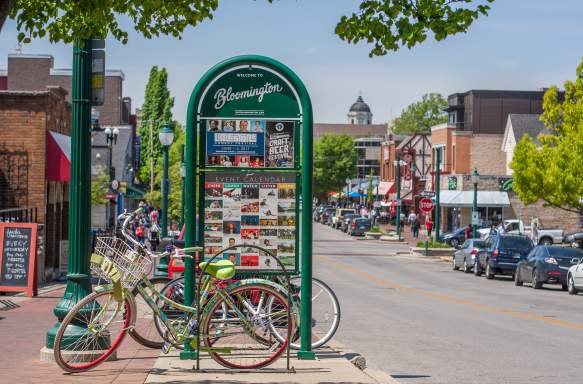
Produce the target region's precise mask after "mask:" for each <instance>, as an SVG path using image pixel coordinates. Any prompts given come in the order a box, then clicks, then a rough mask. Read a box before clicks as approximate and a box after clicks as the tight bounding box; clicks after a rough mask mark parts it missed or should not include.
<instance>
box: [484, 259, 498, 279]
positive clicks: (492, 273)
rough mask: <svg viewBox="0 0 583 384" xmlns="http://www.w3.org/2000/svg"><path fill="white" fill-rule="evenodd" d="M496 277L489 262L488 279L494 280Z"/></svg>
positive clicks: (487, 265) (487, 268) (487, 266)
mask: <svg viewBox="0 0 583 384" xmlns="http://www.w3.org/2000/svg"><path fill="white" fill-rule="evenodd" d="M494 276H496V275H495V274H494V272H493V271H492V267H490V263H489V262H488V263H487V264H486V279H488V280H492V279H493V278H494Z"/></svg>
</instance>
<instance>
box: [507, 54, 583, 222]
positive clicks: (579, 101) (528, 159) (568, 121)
mask: <svg viewBox="0 0 583 384" xmlns="http://www.w3.org/2000/svg"><path fill="white" fill-rule="evenodd" d="M541 120H542V121H543V122H544V124H545V125H546V126H547V128H548V129H549V130H550V131H551V133H550V134H541V135H539V136H538V140H539V141H540V144H541V145H540V146H539V147H537V146H536V145H535V143H534V142H533V140H532V138H530V137H529V136H524V137H523V138H522V139H521V140H520V142H519V143H518V144H517V146H516V148H515V150H514V156H513V158H512V162H511V164H510V167H511V168H512V169H513V171H514V172H513V175H512V178H513V183H512V188H513V189H514V190H515V191H516V192H517V193H518V197H519V198H520V200H521V201H522V202H524V203H525V204H532V203H535V202H537V201H539V200H542V201H543V202H544V204H545V205H547V206H552V207H557V208H561V209H563V210H565V211H569V212H575V213H579V214H583V204H581V203H580V198H581V197H582V196H583V182H582V181H581V176H582V175H583V171H582V170H583V61H582V62H581V63H580V64H579V66H578V67H577V78H576V79H575V81H566V82H565V95H564V101H561V98H560V97H559V92H558V89H557V87H552V88H550V89H549V90H548V91H547V92H546V93H545V96H544V101H543V114H542V116H541Z"/></svg>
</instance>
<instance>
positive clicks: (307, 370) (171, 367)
mask: <svg viewBox="0 0 583 384" xmlns="http://www.w3.org/2000/svg"><path fill="white" fill-rule="evenodd" d="M290 355H291V359H290V366H291V370H290V371H287V370H286V358H285V356H282V357H281V358H280V359H279V360H278V361H277V362H275V363H274V364H273V365H270V366H269V367H267V368H264V369H262V370H251V371H247V370H239V371H233V370H227V369H226V368H224V367H222V366H220V365H218V364H217V363H215V362H214V360H212V359H211V358H210V357H209V356H208V355H206V354H203V355H201V359H200V370H198V371H195V370H193V367H194V365H195V364H196V361H181V360H180V359H179V358H178V352H171V353H170V354H168V355H160V357H159V358H158V360H157V361H156V364H155V365H154V369H153V370H152V372H151V373H150V374H149V375H148V377H147V379H146V381H145V383H146V384H178V383H181V384H182V383H205V384H206V383H222V384H223V383H228V384H252V383H253V384H255V383H258V384H259V383H262V384H263V383H278V384H304V383H305V384H308V383H309V384H315V383H326V384H340V383H342V384H398V383H397V381H395V380H394V379H393V378H391V377H390V376H389V375H387V374H384V373H381V372H375V371H369V370H367V369H365V370H364V371H361V370H360V369H358V368H357V367H356V366H355V365H353V364H352V363H351V362H350V361H349V360H348V359H349V358H352V357H353V356H354V353H353V352H350V351H343V350H339V349H338V347H337V346H336V347H335V349H332V348H330V347H325V348H321V349H318V352H317V359H316V360H298V359H297V358H296V357H295V352H294V351H290Z"/></svg>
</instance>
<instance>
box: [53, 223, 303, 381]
mask: <svg viewBox="0 0 583 384" xmlns="http://www.w3.org/2000/svg"><path fill="white" fill-rule="evenodd" d="M134 214H135V213H134ZM134 214H132V215H128V217H127V218H126V221H125V222H124V226H123V229H122V233H124V235H126V232H125V228H126V227H127V223H128V222H129V221H130V220H131V218H132V216H133V215H134ZM126 238H128V240H129V241H130V242H132V243H134V247H130V246H129V245H128V244H127V243H126V242H125V241H123V240H121V239H118V238H98V239H97V245H96V248H95V254H93V255H92V257H91V268H92V273H93V274H96V275H101V276H102V277H106V278H107V279H109V280H110V281H111V283H110V284H107V285H100V286H97V287H96V288H95V291H94V292H93V293H92V294H90V295H88V296H86V297H85V298H83V299H82V300H81V301H80V302H78V303H77V304H76V305H75V306H74V307H73V308H72V309H71V310H70V312H69V313H68V314H67V316H66V317H65V318H64V319H63V321H62V323H61V326H60V328H59V330H58V332H57V335H56V338H55V344H54V356H55V361H56V362H57V364H58V365H59V366H60V367H61V368H62V369H63V370H65V371H67V372H83V371H87V370H89V369H92V368H95V367H96V366H98V365H99V364H101V363H103V362H104V361H106V360H108V359H111V358H114V357H115V351H116V350H117V348H118V347H119V346H120V345H121V344H122V341H123V340H124V338H125V336H126V334H127V333H128V331H130V330H131V329H132V328H133V326H134V322H135V314H136V301H135V297H134V295H133V294H132V290H133V289H134V288H137V289H138V294H139V296H140V297H141V298H142V299H143V300H144V301H145V302H146V303H147V305H148V306H149V307H150V308H151V310H152V312H153V314H154V316H155V317H156V318H158V319H159V320H161V321H162V323H163V324H164V327H165V332H166V334H165V339H166V340H171V342H170V341H169V342H167V343H166V345H165V347H164V348H163V351H165V352H167V350H168V347H169V346H170V345H171V344H184V343H188V344H189V345H190V346H191V347H192V348H193V349H196V346H197V345H199V344H200V345H201V347H200V348H199V349H198V351H197V352H208V353H209V354H210V356H211V357H212V358H213V359H214V360H215V361H216V362H217V363H219V364H221V365H222V366H225V367H228V368H236V369H251V368H261V367H265V366H267V365H269V364H271V363H273V362H274V361H275V360H277V358H279V357H280V356H281V354H282V353H283V352H284V351H285V349H286V347H287V345H288V342H289V337H288V338H285V339H284V340H283V341H281V337H275V336H274V334H275V333H277V335H278V336H279V335H285V334H288V335H289V334H290V331H289V330H290V329H293V327H294V324H295V319H294V315H293V313H292V308H291V307H290V306H289V304H288V298H287V297H285V295H283V294H282V293H281V292H283V290H282V288H281V287H280V286H278V285H277V284H276V283H274V282H272V281H269V280H264V279H245V280H239V281H236V282H233V283H226V282H225V281H226V280H229V279H231V278H232V277H233V276H234V275H235V273H236V270H235V267H234V265H233V263H231V262H230V261H228V260H220V261H217V262H214V263H206V262H203V263H200V264H199V268H200V269H201V270H204V271H206V273H205V275H204V276H203V281H201V284H202V289H201V290H200V292H201V294H200V297H199V303H200V308H201V313H200V316H199V317H198V318H200V323H199V321H197V309H196V307H195V306H187V305H183V304H181V303H178V302H176V301H173V300H172V299H171V298H169V297H166V296H164V295H163V294H161V293H160V292H159V291H158V290H157V289H156V288H155V287H154V285H153V284H152V283H150V281H149V280H148V278H147V276H148V274H149V272H150V271H151V268H152V261H151V256H152V255H151V254H149V255H148V254H146V253H145V252H143V250H142V248H141V245H140V244H139V243H137V242H135V240H133V239H132V238H131V237H128V236H126ZM194 250H198V249H196V248H195V249H190V250H188V251H194ZM167 255H168V254H167V253H163V254H160V255H157V257H162V256H167ZM173 257H191V256H187V255H181V254H179V253H178V252H175V255H174V256H173ZM268 301H269V302H271V303H276V306H275V307H273V306H270V308H269V311H266V310H265V309H264V308H265V305H264V303H266V302H268ZM156 302H158V304H157V303H156ZM160 302H163V303H164V305H165V306H170V307H172V308H174V309H175V310H176V311H179V312H180V313H181V316H179V317H177V318H173V319H169V318H168V317H167V316H166V315H165V313H164V311H161V310H160V306H159V303H160ZM288 327H289V328H288ZM284 328H285V329H284ZM286 330H287V331H286ZM65 331H67V332H66V333H65ZM286 332H287V333H286Z"/></svg>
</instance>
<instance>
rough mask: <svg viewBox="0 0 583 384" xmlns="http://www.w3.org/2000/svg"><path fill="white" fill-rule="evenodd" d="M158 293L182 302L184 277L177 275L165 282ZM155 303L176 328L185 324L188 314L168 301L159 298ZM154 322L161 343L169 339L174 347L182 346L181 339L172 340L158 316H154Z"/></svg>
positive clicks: (180, 347)
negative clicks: (177, 276) (175, 277)
mask: <svg viewBox="0 0 583 384" xmlns="http://www.w3.org/2000/svg"><path fill="white" fill-rule="evenodd" d="M160 294H162V296H164V297H167V298H168V299H170V300H172V301H174V302H176V303H180V304H182V303H183V302H184V277H179V278H177V279H174V280H172V281H169V282H167V283H166V285H164V287H163V288H162V289H161V290H160ZM156 305H157V306H158V308H160V312H163V313H164V315H166V317H167V318H168V320H169V321H170V322H172V323H173V325H174V327H175V328H176V329H181V328H182V327H184V326H186V323H187V322H188V317H189V316H185V314H184V312H182V311H181V310H179V309H177V308H174V307H172V306H170V305H169V304H168V303H166V302H164V301H162V300H160V299H156ZM154 324H155V326H156V330H157V332H158V335H159V336H160V338H161V339H162V340H163V341H162V344H163V343H164V342H165V341H169V342H170V343H172V345H173V346H174V347H175V348H179V349H182V348H184V345H183V344H182V340H174V339H173V338H172V337H171V336H172V335H170V334H169V332H168V328H167V327H166V325H165V324H164V323H163V322H162V320H161V319H160V317H159V316H155V318H154Z"/></svg>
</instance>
